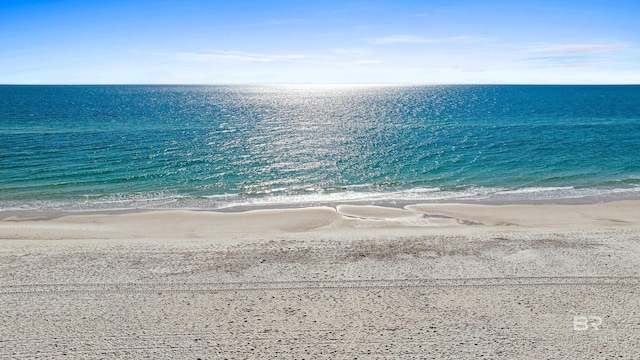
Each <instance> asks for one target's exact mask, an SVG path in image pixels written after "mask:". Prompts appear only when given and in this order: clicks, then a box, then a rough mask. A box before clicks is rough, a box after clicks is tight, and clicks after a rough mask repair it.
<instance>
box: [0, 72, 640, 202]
mask: <svg viewBox="0 0 640 360" xmlns="http://www.w3.org/2000/svg"><path fill="white" fill-rule="evenodd" d="M638 134H640V86H480V85H470V86H313V85H309V86H302V85H280V86H275V85H274V86H267V85H265V86H8V85H7V86H0V210H15V209H67V210H76V209H79V210H91V209H136V208H203V209H219V208H228V207H233V206H271V205H298V204H303V205H305V204H322V203H333V202H360V201H361V202H372V203H376V202H391V201H410V202H414V201H488V202H491V201H496V202H501V201H506V202H508V201H547V202H549V201H559V200H563V199H565V200H566V199H590V201H600V200H606V199H612V198H640V140H639V138H638Z"/></svg>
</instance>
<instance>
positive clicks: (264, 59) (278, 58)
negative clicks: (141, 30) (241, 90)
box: [171, 51, 311, 63]
mask: <svg viewBox="0 0 640 360" xmlns="http://www.w3.org/2000/svg"><path fill="white" fill-rule="evenodd" d="M171 56H172V57H175V58H177V59H179V60H184V61H195V62H211V61H217V60H236V61H247V62H259V63H269V62H289V61H295V60H305V59H310V58H311V57H310V56H308V55H300V54H285V55H273V54H254V53H247V52H243V51H215V52H209V53H187V52H183V53H175V54H171Z"/></svg>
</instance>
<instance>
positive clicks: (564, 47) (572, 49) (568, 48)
mask: <svg viewBox="0 0 640 360" xmlns="http://www.w3.org/2000/svg"><path fill="white" fill-rule="evenodd" d="M625 48H627V45H626V44H620V43H616V44H561V45H538V46H534V47H533V49H532V52H537V53H544V54H589V53H601V52H609V51H618V50H623V49H625Z"/></svg>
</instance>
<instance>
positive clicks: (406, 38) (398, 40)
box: [369, 35, 496, 45]
mask: <svg viewBox="0 0 640 360" xmlns="http://www.w3.org/2000/svg"><path fill="white" fill-rule="evenodd" d="M492 40H496V38H492V37H479V36H468V35H464V36H452V37H446V38H425V37H422V36H417V35H391V36H384V37H378V38H372V39H369V42H371V43H373V44H379V45H386V44H428V43H443V42H484V41H492Z"/></svg>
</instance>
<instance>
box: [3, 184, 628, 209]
mask: <svg viewBox="0 0 640 360" xmlns="http://www.w3.org/2000/svg"><path fill="white" fill-rule="evenodd" d="M626 199H640V187H628V188H576V187H524V188H517V189H505V188H490V187H467V188H459V189H440V188H427V187H416V188H409V189H401V190H397V191H376V190H375V189H372V188H371V187H349V188H342V189H340V190H337V191H322V190H315V189H307V190H306V191H304V192H300V193H286V192H280V193H270V194H262V195H259V196H256V195H248V194H233V193H230V194H218V195H208V196H185V195H181V194H172V193H169V192H151V193H136V194H122V195H108V196H85V197H82V198H73V199H51V200H3V201H0V212H5V213H6V212H21V211H51V212H56V211H62V212H93V211H109V212H111V211H136V210H143V211H144V210H176V209H184V210H217V211H235V210H250V209H259V208H271V207H277V208H283V207H307V206H334V205H337V204H345V203H351V204H376V205H385V206H404V205H407V204H412V203H446V202H456V203H480V204H482V203H486V204H513V203H595V202H605V201H614V200H626Z"/></svg>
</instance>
